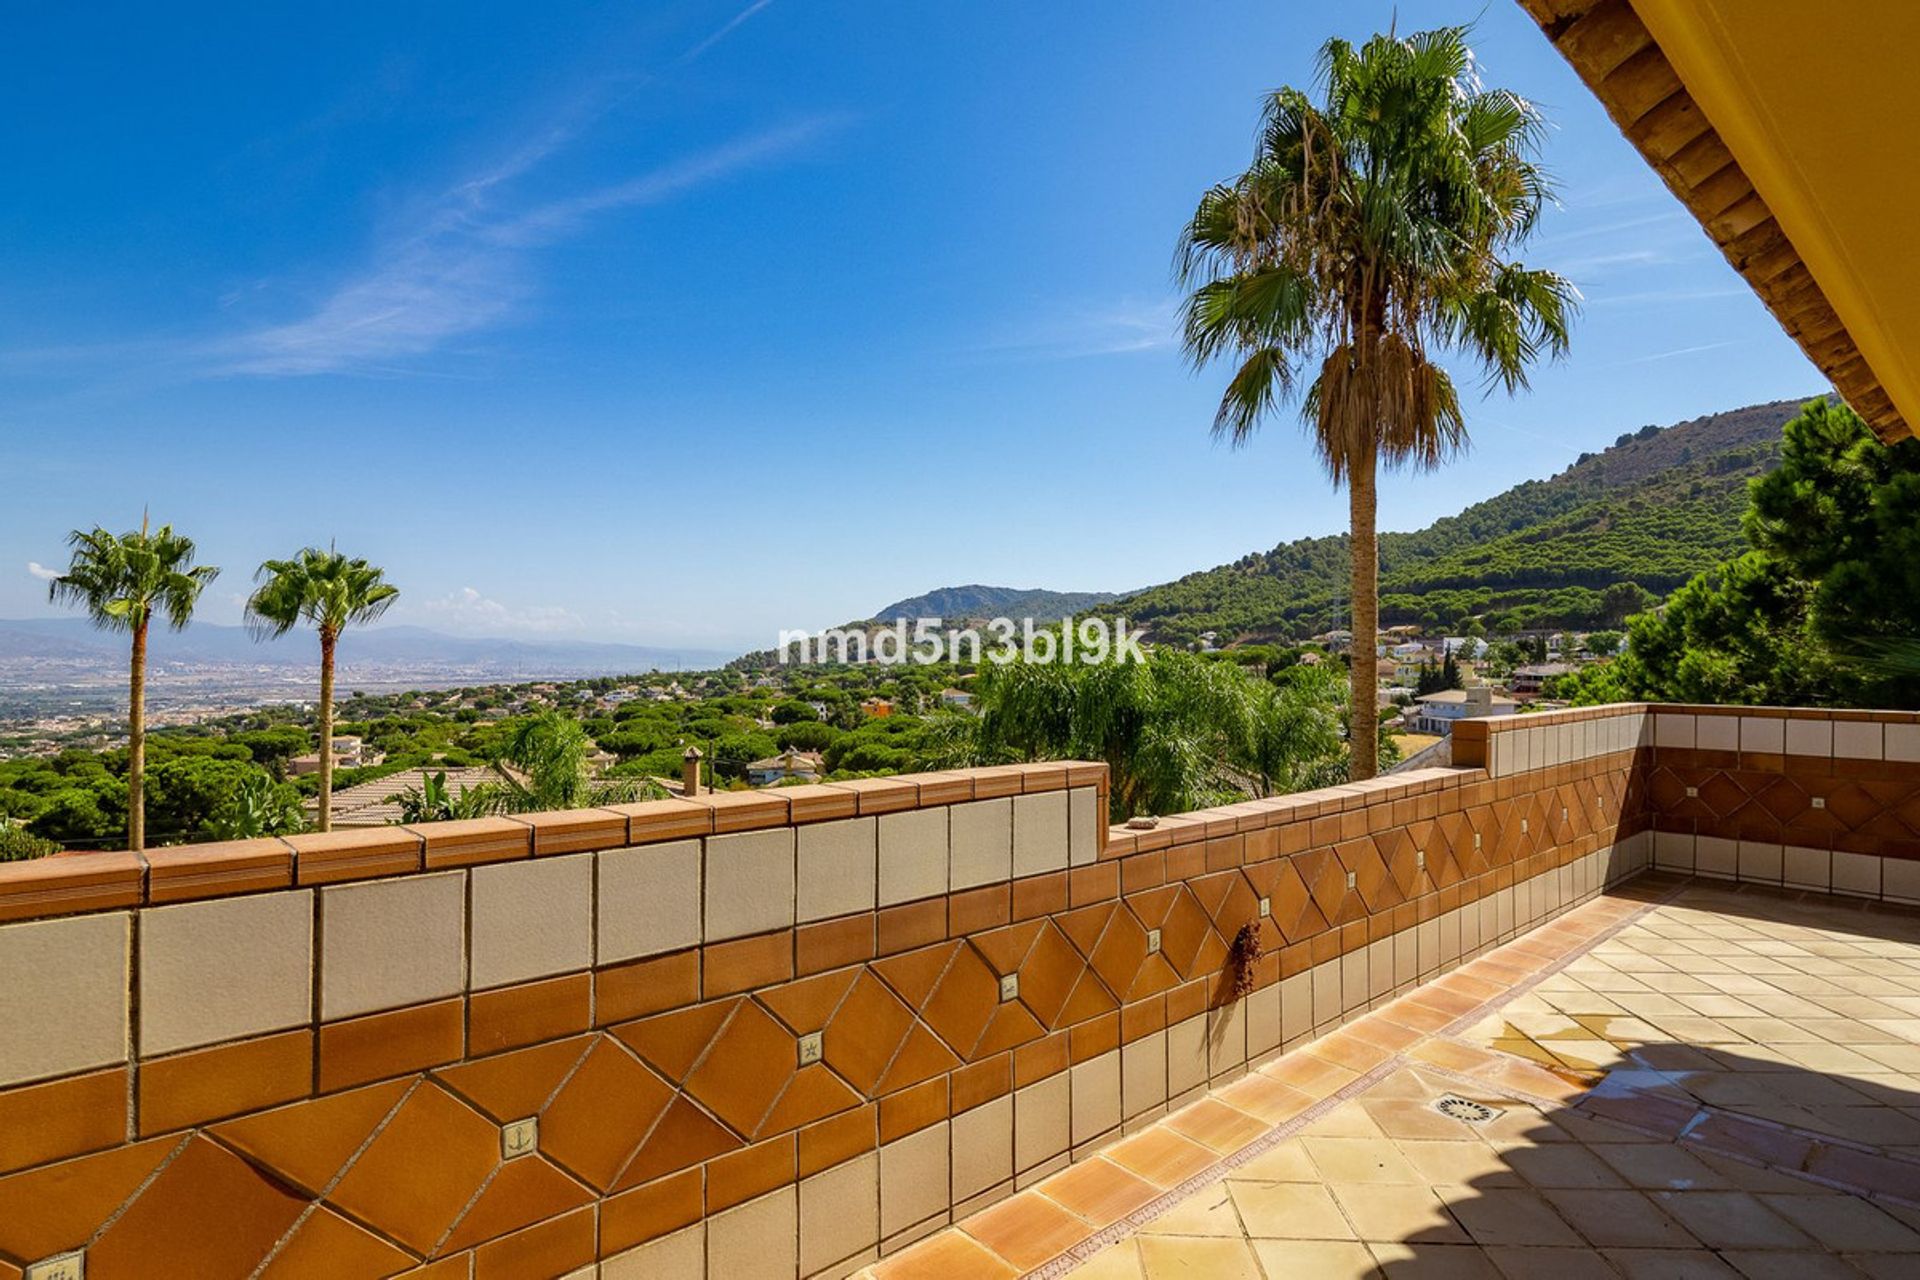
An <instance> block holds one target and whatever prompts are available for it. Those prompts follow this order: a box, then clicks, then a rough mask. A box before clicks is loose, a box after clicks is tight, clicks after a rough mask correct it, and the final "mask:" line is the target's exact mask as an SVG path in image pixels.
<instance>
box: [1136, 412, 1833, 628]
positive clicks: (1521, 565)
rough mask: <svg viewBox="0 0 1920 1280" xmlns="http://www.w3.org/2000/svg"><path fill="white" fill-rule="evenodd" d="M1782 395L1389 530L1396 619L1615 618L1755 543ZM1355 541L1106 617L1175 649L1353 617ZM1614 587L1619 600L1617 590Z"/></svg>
mask: <svg viewBox="0 0 1920 1280" xmlns="http://www.w3.org/2000/svg"><path fill="white" fill-rule="evenodd" d="M1802 403H1803V402H1802V401H1799V400H1781V401H1775V402H1773V403H1771V404H1761V405H1752V406H1749V407H1747V408H1744V409H1735V410H1732V411H1730V412H1727V413H1716V414H1711V415H1709V416H1707V417H1704V418H1695V419H1693V420H1692V421H1690V422H1682V423H1679V424H1677V425H1675V426H1671V427H1667V428H1664V429H1663V428H1660V427H1657V426H1647V427H1642V428H1640V429H1639V430H1638V431H1633V432H1628V433H1626V434H1624V435H1622V436H1621V437H1620V439H1619V440H1618V441H1617V442H1616V443H1615V444H1614V445H1613V446H1612V447H1611V448H1609V449H1606V450H1604V451H1603V452H1600V453H1598V454H1588V455H1583V456H1582V457H1581V458H1580V460H1579V461H1578V462H1576V463H1575V464H1574V465H1573V466H1571V467H1569V468H1567V469H1566V470H1565V471H1563V472H1561V473H1560V474H1559V475H1556V476H1554V477H1553V478H1551V479H1548V480H1530V481H1528V482H1526V483H1525V484H1521V485H1517V486H1515V487H1514V488H1512V489H1509V490H1507V491H1506V492H1505V493H1503V494H1500V495H1498V496H1497V497H1493V498H1489V499H1488V500H1486V501H1485V502H1479V503H1475V504H1474V505H1473V506H1471V507H1468V508H1467V509H1466V510H1465V511H1462V512H1461V513H1460V514H1459V515H1457V516H1449V517H1447V518H1445V519H1442V520H1437V521H1435V522H1434V523H1433V524H1431V525H1429V526H1428V527H1426V528H1425V529H1421V530H1419V531H1417V532H1413V533H1383V534H1382V535H1381V536H1380V617H1381V624H1382V625H1383V626H1394V625H1398V624H1403V623H1422V624H1425V625H1427V626H1430V627H1445V628H1448V629H1454V628H1457V627H1459V626H1460V625H1462V624H1463V623H1464V622H1465V621H1466V620H1467V619H1471V618H1478V619H1479V620H1480V621H1481V622H1482V624H1483V625H1484V626H1485V627H1486V628H1487V629H1488V630H1490V631H1513V630H1522V629H1528V628H1532V627H1549V626H1552V627H1558V626H1572V627H1582V626H1586V627H1591V626H1603V625H1616V624H1617V623H1618V622H1619V621H1620V620H1621V616H1623V610H1624V609H1626V608H1627V607H1628V604H1629V603H1630V602H1635V601H1636V594H1635V593H1634V592H1633V591H1632V590H1631V588H1623V587H1622V584H1634V585H1636V586H1637V587H1638V588H1640V589H1641V591H1643V592H1646V593H1651V594H1654V595H1664V594H1666V593H1667V592H1670V591H1672V590H1674V589H1675V588H1676V587H1678V586H1680V585H1681V584H1682V583H1684V582H1686V581H1687V580H1688V579H1689V578H1691V577H1692V576H1693V575H1694V574H1696V573H1699V572H1701V571H1702V570H1704V569H1708V568H1711V567H1712V566H1714V565H1716V564H1718V563H1719V562H1720V561H1722V560H1724V559H1726V558H1727V557H1728V556H1729V555H1734V554H1738V553H1739V551H1740V550H1742V549H1743V547H1744V542H1743V540H1742V538H1741V533H1740V516H1741V513H1742V512H1743V511H1744V510H1745V509H1746V505H1747V482H1748V481H1749V480H1751V479H1753V478H1754V477H1755V476H1759V475H1763V474H1765V473H1766V472H1768V471H1770V470H1772V469H1773V468H1774V467H1775V466H1777V465H1778V463H1779V458H1780V431H1781V427H1782V426H1783V425H1784V424H1785V422H1786V421H1787V419H1789V418H1791V417H1792V416H1793V415H1794V414H1795V413H1796V412H1797V411H1798V409H1799V407H1800V405H1801V404H1802ZM1347 577H1348V569H1347V539H1346V537H1345V535H1334V536H1328V537H1320V538H1301V539H1298V540H1297V541H1294V542H1287V543H1282V544H1281V545H1279V546H1277V547H1275V548H1273V550H1271V551H1266V552H1254V553H1251V554H1249V555H1246V556H1243V557H1241V558H1240V559H1239V560H1236V561H1235V562H1233V563H1232V564H1227V565H1221V566H1219V567H1218V568H1214V569H1208V570H1205V571H1202V572H1199V573H1192V574H1188V575H1187V576H1186V577H1184V578H1181V579H1180V580H1179V581H1177V582H1169V583H1166V584H1165V585H1163V586H1158V587H1150V588H1148V589H1146V590H1144V591H1140V592H1136V593H1135V594H1133V595H1130V596H1126V597H1123V598H1121V599H1120V600H1119V601H1117V602H1115V603H1114V604H1113V605H1111V606H1109V610H1110V611H1111V612H1114V613H1119V614H1124V615H1125V616H1126V617H1128V618H1129V619H1131V620H1132V621H1133V622H1134V623H1136V624H1138V625H1141V626H1144V627H1145V628H1146V629H1147V631H1148V634H1149V635H1150V636H1151V637H1152V638H1154V639H1156V640H1161V641H1167V642H1176V643H1177V642H1184V641H1190V640H1193V639H1195V638H1197V637H1198V636H1199V635H1201V634H1202V633H1203V632H1207V631H1213V632H1217V633H1218V640H1217V642H1218V643H1222V644H1224V643H1227V642H1229V641H1239V640H1265V639H1297V638H1301V637H1305V636H1309V635H1313V634H1315V633H1318V632H1321V631H1326V630H1330V629H1333V628H1337V627H1344V626H1345V625H1346V621H1347ZM1609 588H1613V589H1614V590H1613V592H1612V594H1611V595H1609V594H1608V589H1609Z"/></svg>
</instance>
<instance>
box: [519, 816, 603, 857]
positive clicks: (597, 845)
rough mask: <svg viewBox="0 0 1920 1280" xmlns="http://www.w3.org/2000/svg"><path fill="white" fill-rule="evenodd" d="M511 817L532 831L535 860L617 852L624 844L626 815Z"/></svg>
mask: <svg viewBox="0 0 1920 1280" xmlns="http://www.w3.org/2000/svg"><path fill="white" fill-rule="evenodd" d="M513 816H514V819H515V820H516V821H518V822H524V823H526V824H527V825H528V826H530V827H532V828H533V856H534V857H536V858H541V857H545V856H547V855H548V854H555V853H588V852H592V851H595V850H599V849H618V848H621V847H623V846H624V845H625V844H626V843H627V823H628V818H627V815H626V814H624V813H615V812H614V811H613V810H611V809H557V810H549V811H547V812H542V813H516V814H514V815H513Z"/></svg>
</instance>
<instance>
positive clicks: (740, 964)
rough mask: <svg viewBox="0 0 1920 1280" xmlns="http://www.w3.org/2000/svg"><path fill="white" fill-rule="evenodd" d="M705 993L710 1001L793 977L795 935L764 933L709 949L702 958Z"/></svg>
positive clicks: (703, 990)
mask: <svg viewBox="0 0 1920 1280" xmlns="http://www.w3.org/2000/svg"><path fill="white" fill-rule="evenodd" d="M702 967H703V970H704V972H703V973H702V975H701V983H702V994H703V995H704V996H705V997H706V998H707V999H709V1000H711V999H713V998H715V997H716V996H730V995H733V994H734V993H736V992H740V991H748V990H751V989H752V988H754V987H764V986H767V985H769V984H770V983H775V982H784V981H786V980H787V979H789V978H791V977H793V934H792V933H791V932H789V931H786V930H782V931H781V932H779V933H763V934H761V935H760V936H759V937H757V938H740V939H737V940H735V941H733V942H722V943H718V944H716V945H714V946H710V947H707V948H706V950H705V954H704V956H703V957H702Z"/></svg>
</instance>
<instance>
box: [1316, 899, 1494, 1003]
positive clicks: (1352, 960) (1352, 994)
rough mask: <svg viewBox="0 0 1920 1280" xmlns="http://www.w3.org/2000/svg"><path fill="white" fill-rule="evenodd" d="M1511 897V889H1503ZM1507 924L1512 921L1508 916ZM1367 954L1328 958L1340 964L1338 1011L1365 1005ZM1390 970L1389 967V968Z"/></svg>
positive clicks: (1362, 950) (1370, 977)
mask: <svg viewBox="0 0 1920 1280" xmlns="http://www.w3.org/2000/svg"><path fill="white" fill-rule="evenodd" d="M1503 892H1504V893H1506V894H1507V895H1508V898H1509V899H1511V897H1512V893H1513V891H1512V890H1511V889H1508V890H1503ZM1508 923H1509V925H1511V923H1512V921H1511V918H1509V921H1508ZM1370 959H1371V958H1370V957H1369V956H1368V954H1367V948H1365V947H1359V948H1356V949H1355V950H1352V951H1349V952H1347V954H1345V955H1343V956H1341V957H1340V958H1339V959H1338V960H1329V961H1327V963H1328V964H1338V965H1339V966H1340V1012H1341V1013H1351V1012H1352V1011H1353V1010H1355V1009H1364V1008H1366V1007H1367V993H1368V991H1370V990H1371V989H1372V985H1373V966H1372V964H1371V963H1369V961H1370ZM1389 972H1391V969H1389Z"/></svg>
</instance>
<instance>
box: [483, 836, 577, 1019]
mask: <svg viewBox="0 0 1920 1280" xmlns="http://www.w3.org/2000/svg"><path fill="white" fill-rule="evenodd" d="M593 862H594V855H593V854H591V853H575V854H568V855H567V856H566V857H561V858H540V859H536V860H526V861H521V862H502V863H499V864H498V865H495V866H490V867H475V868H474V869H473V871H472V872H471V873H469V874H471V875H472V877H473V885H472V896H473V946H472V955H473V962H472V963H473V972H472V979H471V980H472V983H473V986H474V988H475V989H476V990H478V989H483V988H486V987H498V986H504V985H506V984H507V983H510V982H526V981H528V980H529V979H532V978H544V977H547V976H549V975H550V974H555V973H567V972H570V971H571V970H574V969H585V968H587V967H589V966H590V965H592V963H593Z"/></svg>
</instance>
